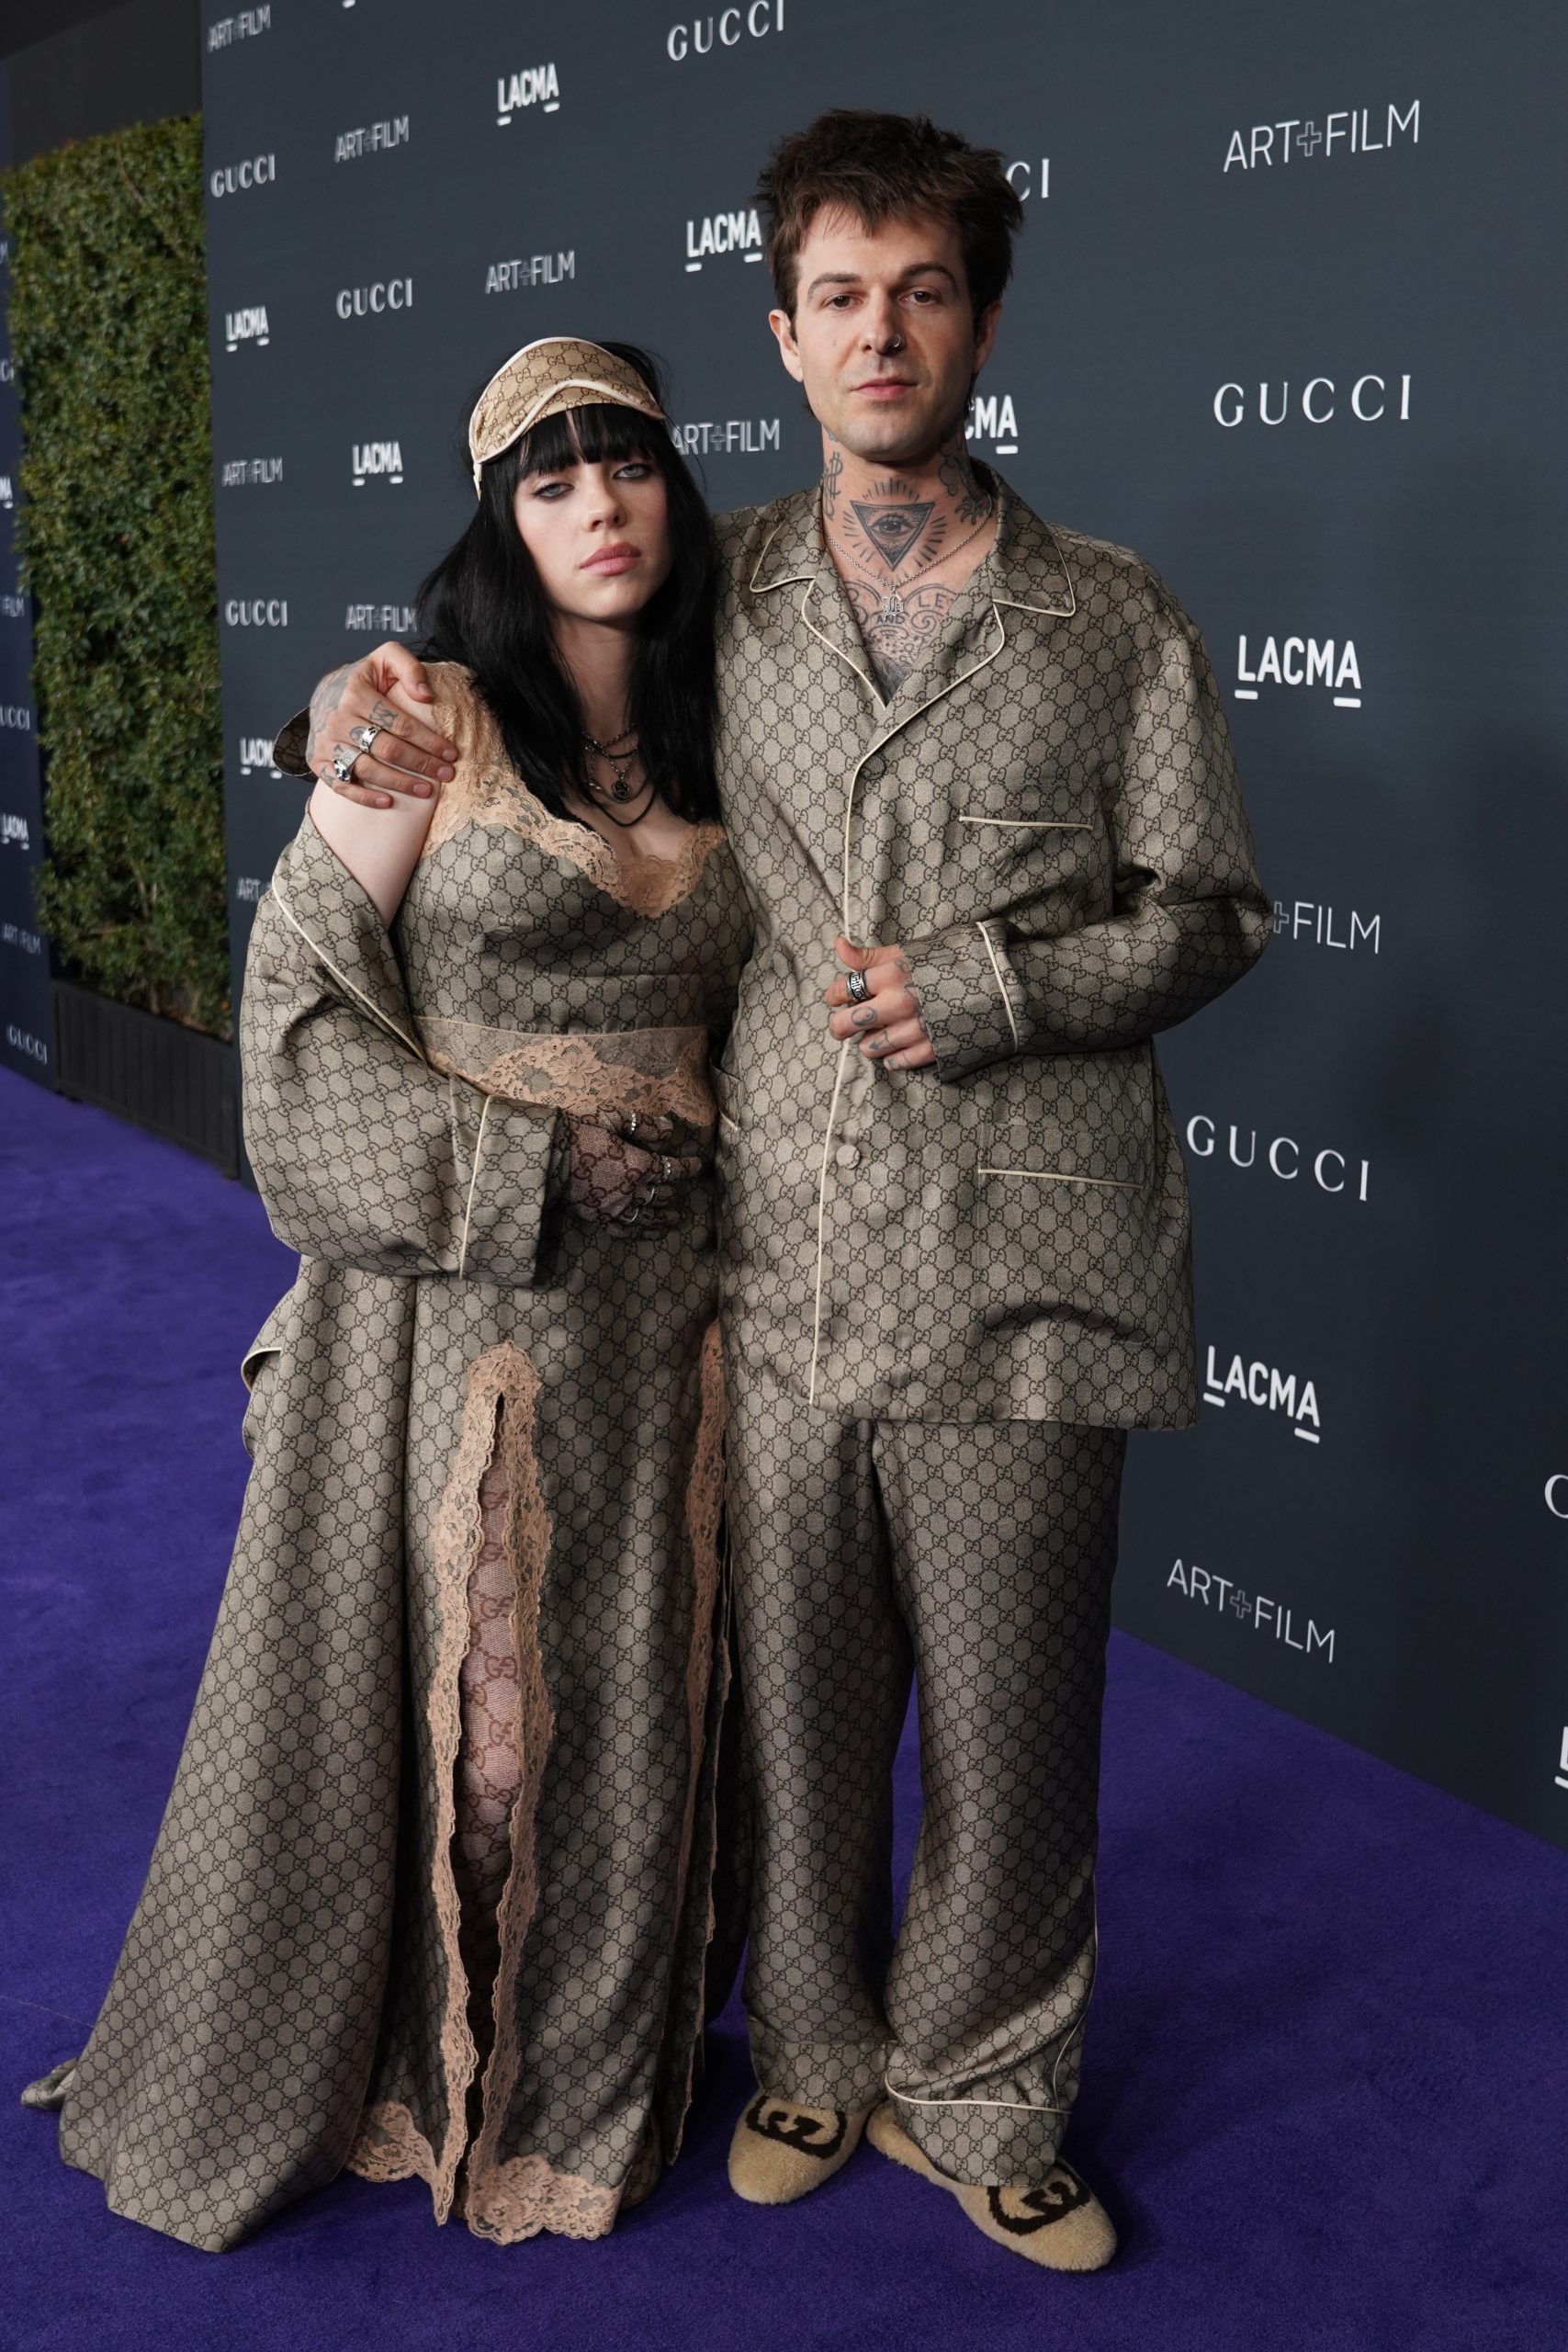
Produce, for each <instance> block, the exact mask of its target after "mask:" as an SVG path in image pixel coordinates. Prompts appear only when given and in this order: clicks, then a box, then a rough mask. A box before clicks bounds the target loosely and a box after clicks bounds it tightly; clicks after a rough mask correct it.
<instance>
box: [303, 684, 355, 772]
mask: <svg viewBox="0 0 1568 2352" xmlns="http://www.w3.org/2000/svg"><path fill="white" fill-rule="evenodd" d="M353 668H354V664H353V662H344V664H343V666H342V668H341V669H337V670H333V672H332V673H331V674H330V675H329V676H327V677H325V678H323V679H322V680H321V684H320V685H319V686H318V687H317V688H316V691H315V693H314V694H313V695H311V696H310V735H309V737H308V738H307V740H306V744H305V758H306V761H307V763H308V764H309V765H310V766H311V767H315V765H316V762H317V761H318V759H320V758H321V757H322V756H323V747H322V743H321V737H322V735H323V733H324V732H325V730H326V725H327V721H328V719H329V718H331V717H332V715H333V711H334V710H336V708H337V707H338V705H339V703H340V702H341V701H342V700H343V698H344V693H345V691H346V689H347V686H348V680H349V673H350V672H351V671H352V670H353ZM340 749H342V746H341V745H337V744H331V743H329V744H327V745H326V746H325V752H324V756H325V757H326V758H327V759H328V760H329V761H330V760H331V758H332V755H333V751H334V750H340ZM322 773H323V771H322V770H321V769H317V774H318V775H321V774H322Z"/></svg>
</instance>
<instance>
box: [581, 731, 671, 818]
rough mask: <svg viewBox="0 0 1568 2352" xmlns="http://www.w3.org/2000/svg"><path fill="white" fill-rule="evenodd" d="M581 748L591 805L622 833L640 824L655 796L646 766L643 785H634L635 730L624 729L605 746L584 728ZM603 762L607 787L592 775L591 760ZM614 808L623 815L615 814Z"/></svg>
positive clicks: (583, 772)
mask: <svg viewBox="0 0 1568 2352" xmlns="http://www.w3.org/2000/svg"><path fill="white" fill-rule="evenodd" d="M582 748H583V751H584V752H585V753H586V755H587V756H586V757H585V758H584V760H583V763H582V788H583V790H584V792H586V793H587V795H588V797H589V798H590V799H591V800H592V803H593V806H594V807H595V808H596V809H598V810H599V811H600V812H601V814H602V815H603V816H604V817H605V818H606V819H607V820H608V821H609V822H610V823H611V824H612V825H615V826H616V827H618V829H619V830H620V831H622V832H623V833H629V832H630V831H631V829H632V827H633V826H634V825H640V824H641V822H642V820H643V819H644V818H645V817H646V816H647V814H648V812H649V809H651V808H652V806H653V804H654V801H655V799H656V798H657V797H658V794H657V790H656V787H655V786H654V781H653V778H652V776H651V775H649V773H648V770H647V767H646V765H645V767H644V769H643V775H642V782H641V783H640V784H634V783H633V781H632V770H633V769H634V768H635V767H636V766H637V758H638V752H639V744H638V739H637V729H636V728H635V727H626V728H623V729H622V730H621V732H620V733H619V734H618V735H615V736H612V738H611V740H610V741H609V742H607V743H601V741H599V738H598V736H597V735H590V734H589V732H588V730H587V729H586V728H584V729H583V733H582ZM596 759H598V760H602V761H603V762H604V765H605V766H606V767H607V768H608V769H609V771H610V781H609V783H608V784H601V783H600V782H599V780H598V778H597V777H596V776H595V775H594V773H593V763H594V761H595V760H596ZM617 809H619V810H621V811H623V812H629V813H622V814H620V815H617V814H616V811H617Z"/></svg>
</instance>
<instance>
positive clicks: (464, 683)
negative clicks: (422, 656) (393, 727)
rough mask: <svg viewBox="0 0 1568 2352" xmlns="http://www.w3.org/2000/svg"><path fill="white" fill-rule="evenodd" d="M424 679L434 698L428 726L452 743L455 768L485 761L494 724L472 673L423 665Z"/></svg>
mask: <svg viewBox="0 0 1568 2352" xmlns="http://www.w3.org/2000/svg"><path fill="white" fill-rule="evenodd" d="M424 676H425V683H426V684H427V685H428V686H429V688H430V691H431V694H432V695H433V696H434V703H433V706H432V708H431V713H430V723H431V725H432V726H433V727H438V728H440V729H441V730H442V732H443V733H444V734H445V735H446V737H447V738H448V739H449V741H452V742H454V743H456V745H457V758H458V763H459V764H461V763H462V762H463V761H464V760H471V759H476V758H478V759H482V758H486V757H488V756H489V755H490V752H491V746H492V743H493V740H494V736H495V720H494V718H492V717H491V710H490V706H489V705H488V704H487V702H486V701H485V699H484V696H483V695H481V694H480V692H479V687H478V685H477V684H475V681H474V673H473V672H472V671H471V670H469V669H468V668H466V667H465V666H464V664H463V663H462V662H426V663H425V665H424Z"/></svg>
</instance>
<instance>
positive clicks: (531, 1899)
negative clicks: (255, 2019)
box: [466, 1345, 620, 2245]
mask: <svg viewBox="0 0 1568 2352" xmlns="http://www.w3.org/2000/svg"><path fill="white" fill-rule="evenodd" d="M491 1356H492V1357H497V1358H499V1357H502V1356H508V1357H511V1358H513V1360H514V1361H515V1363H518V1364H526V1358H525V1357H524V1356H522V1355H521V1354H520V1353H519V1351H517V1350H516V1349H515V1348H513V1347H511V1346H510V1345H507V1346H504V1347H502V1348H497V1349H493V1350H491ZM479 1361H480V1363H481V1364H482V1363H486V1362H488V1361H490V1359H489V1358H486V1357H481V1358H480V1360H479ZM478 1369H479V1367H478V1366H476V1367H475V1370H476V1372H477V1371H478ZM527 1371H528V1375H529V1381H530V1383H531V1386H530V1387H529V1389H528V1391H527V1394H526V1397H525V1418H522V1419H519V1416H518V1413H517V1408H516V1403H515V1402H514V1400H513V1397H510V1396H509V1397H508V1398H507V1402H506V1407H505V1409H504V1411H502V1412H501V1413H500V1428H499V1432H498V1437H497V1462H498V1465H499V1466H500V1467H501V1468H502V1469H503V1471H504V1473H505V1476H506V1482H507V1493H508V1501H507V1522H508V1535H509V1538H510V1540H509V1542H508V1543H507V1545H506V1551H507V1554H508V1555H509V1556H510V1558H511V1560H512V1561H513V1563H514V1564H515V1566H514V1569H513V1607H512V1621H511V1634H512V1655H513V1659H514V1660H515V1663H516V1678H517V1680H516V1699H515V1712H514V1715H513V1739H512V1744H513V1749H514V1751H515V1755H516V1758H517V1781H516V1794H515V1799H514V1802H513V1805H512V1824H511V1839H510V1849H509V1855H508V1869H507V1874H506V1881H505V1886H504V1890H503V1892H502V1896H501V1903H500V1909H499V1913H498V1931H499V1932H498V1939H497V1948H496V1967H495V1977H494V1991H493V1994H492V1996H491V2015H492V2018H493V2022H494V2033H495V2042H494V2047H493V2049H492V2050H491V2055H490V2063H489V2064H488V2065H487V2066H486V2068H485V2073H484V2084H483V2090H482V2095H481V2101H480V2118H479V2138H478V2141H477V2142H476V2143H475V2145H474V2147H473V2150H472V2152H471V2154H470V2155H469V2158H468V2193H467V2200H466V2212H467V2218H468V2227H469V2228H470V2229H471V2230H472V2231H473V2232H474V2233H476V2235H478V2236H479V2237H488V2238H493V2239H495V2240H497V2242H498V2243H500V2244H502V2245H507V2244H510V2243H511V2241H512V2240H513V2238H515V2237H519V2236H530V2235H532V2234H533V2233H534V2232H535V2231H536V2230H541V2229H552V2230H558V2231H560V2232H561V2233H563V2234H564V2235H567V2236H569V2237H597V2236H601V2235H602V2234H603V2233H604V2231H605V2230H607V2229H609V2227H610V2226H611V2224H612V2222H614V2221H615V2209H616V2207H617V2205H618V2204H619V2202H620V2189H619V2188H618V2187H617V2188H614V2189H602V2188H595V2187H594V2185H593V2184H592V2183H591V2182H587V2181H581V2180H578V2179H576V2178H575V2177H574V2176H570V2175H567V2174H557V2173H556V2172H555V2171H554V2170H553V2168H552V2167H551V2166H550V2165H548V2164H547V2162H546V2160H545V2158H544V2157H543V2156H520V2157H515V2158H513V2159H512V2161H511V2162H509V2163H506V2164H502V2162H501V2161H500V2160H499V2154H498V2152H499V2148H500V2143H501V2135H502V2129H503V2127H504V2125H505V2121H506V2118H507V2116H508V2114H509V2113H510V2111H511V2107H512V2100H513V2093H514V2092H515V2090H516V2087H517V2076H518V2073H519V2070H520V2068H521V2065H522V2052H521V2049H520V2046H519V2038H518V2025H517V1976H518V1971H519V1968H520V1966H521V1964H522V1958H523V1947H524V1944H525V1941H526V1939H527V1934H528V1929H529V1927H530V1926H531V1924H532V1922H533V1917H534V1908H535V1905H536V1901H537V1897H538V1879H537V1871H536V1858H535V1844H534V1828H535V1815H536V1811H537V1808H538V1802H539V1790H540V1786H541V1784H542V1782H543V1780H544V1772H545V1762H546V1758H547V1756H548V1754H549V1747H550V1740H551V1736H552V1735H553V1733H554V1730H555V1718H554V1715H553V1713H552V1711H551V1707H550V1699H549V1691H548V1690H547V1686H546V1682H545V1662H544V1654H543V1651H542V1649H541V1647H540V1644H539V1601H540V1596H541V1592H542V1589H543V1586H544V1579H545V1570H546V1567H547V1564H548V1560H549V1550H550V1523H549V1517H548V1514H547V1511H546V1509H545V1501H544V1496H543V1493H542V1491H541V1489H540V1486H539V1474H538V1464H537V1462H536V1458H535V1453H534V1446H533V1424H534V1410H535V1406H536V1400H537V1395H538V1380H537V1376H536V1374H535V1373H534V1370H533V1366H532V1365H531V1364H530V1365H527ZM509 1432H510V1433H509ZM591 2214H592V2215H595V2216H599V2217H600V2218H599V2220H598V2222H597V2225H596V2226H592V2227H591V2226H589V2225H588V2222H589V2216H590V2215H591ZM556 2215H558V2216H559V2218H552V2216H556Z"/></svg>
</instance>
